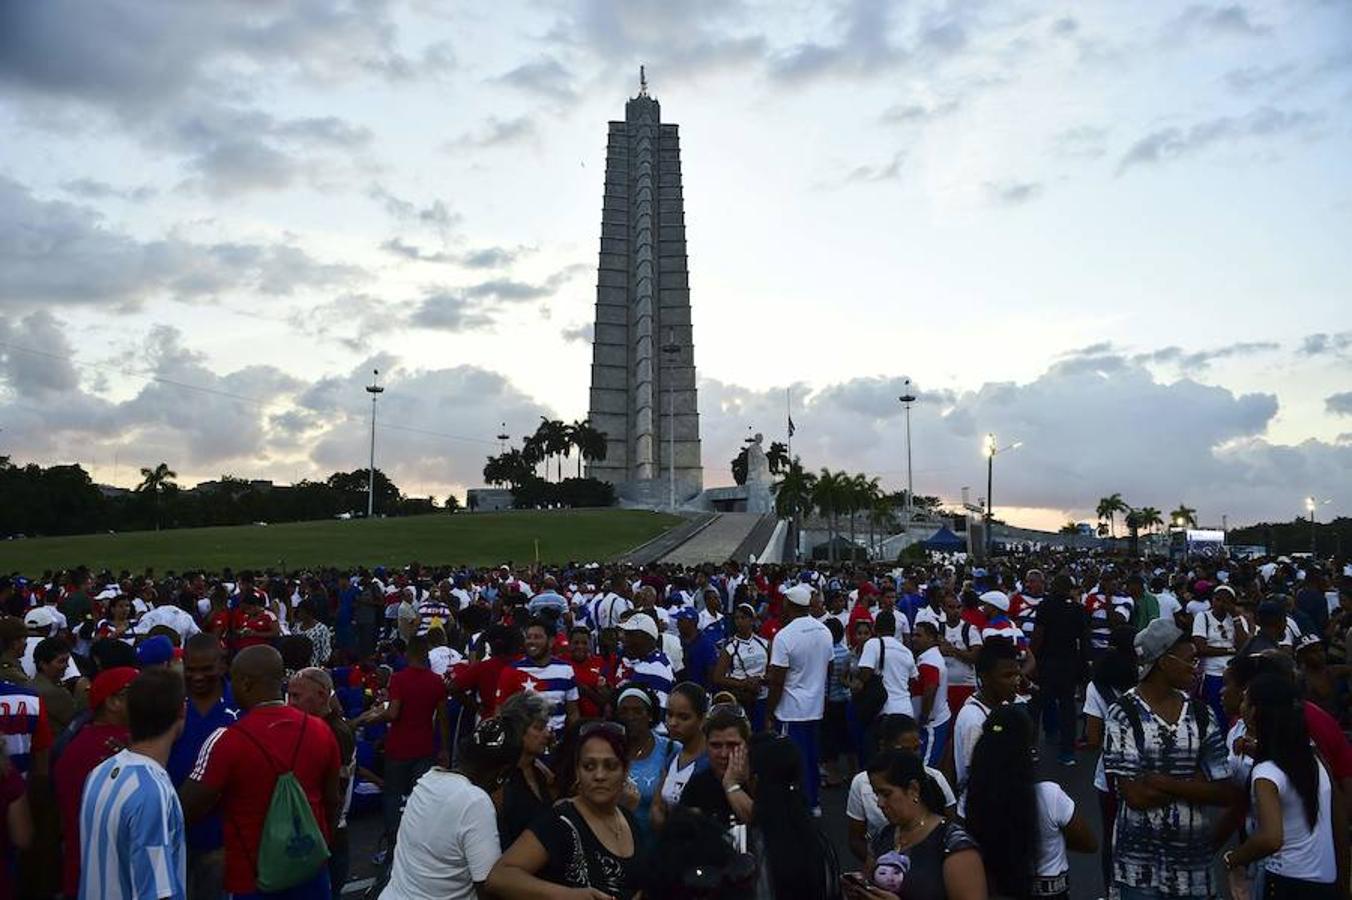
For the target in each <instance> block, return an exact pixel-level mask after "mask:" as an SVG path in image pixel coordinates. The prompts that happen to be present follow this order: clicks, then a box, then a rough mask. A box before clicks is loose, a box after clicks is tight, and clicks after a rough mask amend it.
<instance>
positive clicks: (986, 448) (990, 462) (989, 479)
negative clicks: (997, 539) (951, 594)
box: [981, 432, 1023, 557]
mask: <svg viewBox="0 0 1352 900" xmlns="http://www.w3.org/2000/svg"><path fill="white" fill-rule="evenodd" d="M1022 446H1023V441H1015V442H1014V443H1012V444H1010V445H1009V446H1007V447H997V446H996V444H995V433H994V432H988V433H987V434H986V439H985V441H984V442H982V445H981V449H982V452H984V453H985V454H986V556H987V557H989V556H990V555H991V543H992V541H991V527H992V526H993V525H994V516H995V504H994V503H992V502H991V497H992V494H991V491H992V489H993V482H994V473H995V457H996V456H997V455H999V454H1001V453H1004V452H1005V451H1006V450H1014V449H1016V448H1018V447H1022Z"/></svg>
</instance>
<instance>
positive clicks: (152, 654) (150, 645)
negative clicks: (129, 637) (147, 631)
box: [136, 634, 174, 669]
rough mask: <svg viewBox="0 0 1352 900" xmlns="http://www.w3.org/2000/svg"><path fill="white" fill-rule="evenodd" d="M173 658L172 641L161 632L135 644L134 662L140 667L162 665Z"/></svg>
mask: <svg viewBox="0 0 1352 900" xmlns="http://www.w3.org/2000/svg"><path fill="white" fill-rule="evenodd" d="M173 658H174V642H173V641H171V640H169V639H168V638H167V637H165V636H164V635H162V634H157V635H155V636H154V637H152V638H147V639H146V640H144V641H142V642H141V643H139V644H137V645H136V664H137V665H138V666H140V667H141V668H143V669H145V668H149V667H150V666H162V665H164V664H165V663H167V662H169V660H171V659H173Z"/></svg>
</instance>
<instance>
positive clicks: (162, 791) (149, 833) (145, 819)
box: [80, 750, 188, 900]
mask: <svg viewBox="0 0 1352 900" xmlns="http://www.w3.org/2000/svg"><path fill="white" fill-rule="evenodd" d="M80 846H81V848H82V854H83V855H82V858H81V862H80V900H123V898H127V900H143V898H160V897H184V896H186V895H187V877H186V875H187V862H188V851H187V847H186V845H185V844H184V830H183V808H182V807H181V806H180V805H179V802H178V794H177V793H175V791H174V785H173V782H171V781H170V780H169V773H168V772H166V771H165V770H164V767H163V766H161V765H160V764H159V763H157V762H156V761H155V760H153V759H151V758H150V757H148V756H142V755H141V754H140V753H134V752H132V751H131V750H123V751H122V752H121V753H118V754H117V755H116V756H112V757H110V758H108V759H106V760H104V761H103V762H102V763H100V764H99V766H98V768H96V769H95V770H94V771H92V772H90V773H89V778H88V779H87V780H86V781H85V789H84V800H83V802H82V803H81V805H80Z"/></svg>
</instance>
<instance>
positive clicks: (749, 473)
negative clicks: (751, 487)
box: [746, 433, 770, 484]
mask: <svg viewBox="0 0 1352 900" xmlns="http://www.w3.org/2000/svg"><path fill="white" fill-rule="evenodd" d="M763 440H764V437H763V436H762V435H761V434H760V433H757V434H756V436H755V437H754V438H752V439H751V443H750V444H748V445H747V447H746V483H747V484H769V483H770V460H769V459H767V458H766V456H765V448H764V447H762V446H761V442H762V441H763Z"/></svg>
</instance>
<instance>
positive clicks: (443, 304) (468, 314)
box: [408, 291, 493, 331]
mask: <svg viewBox="0 0 1352 900" xmlns="http://www.w3.org/2000/svg"><path fill="white" fill-rule="evenodd" d="M408 323H409V324H410V325H413V326H415V327H418V328H434V329H437V330H439V331H473V330H475V329H480V328H487V327H489V326H490V325H492V324H493V317H492V316H491V315H489V314H488V313H487V312H486V311H485V310H484V308H483V306H482V304H479V303H477V302H475V300H474V298H472V297H469V296H466V295H465V294H463V293H453V292H450V291H429V292H428V293H427V295H426V296H424V297H423V299H422V301H421V302H419V303H418V305H417V306H416V307H415V308H414V310H413V312H412V313H410V314H409V317H408Z"/></svg>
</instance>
